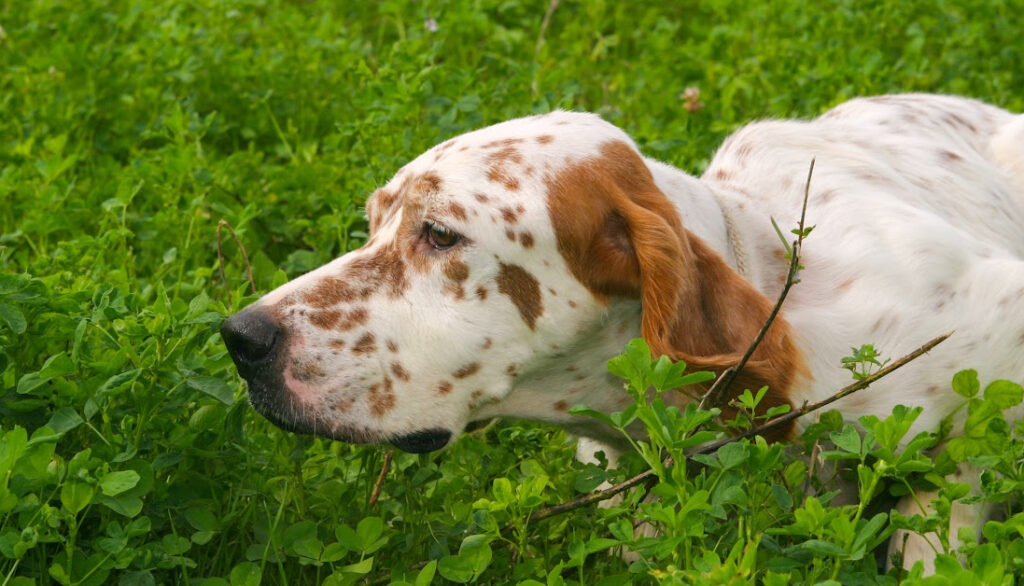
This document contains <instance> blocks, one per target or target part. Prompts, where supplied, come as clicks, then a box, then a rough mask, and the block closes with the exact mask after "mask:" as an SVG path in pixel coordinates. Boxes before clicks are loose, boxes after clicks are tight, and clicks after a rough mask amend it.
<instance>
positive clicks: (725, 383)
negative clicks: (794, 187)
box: [699, 159, 814, 409]
mask: <svg viewBox="0 0 1024 586" xmlns="http://www.w3.org/2000/svg"><path fill="white" fill-rule="evenodd" d="M812 175H814V159H811V166H810V168H809V169H808V170H807V182H806V183H804V202H803V206H802V207H801V208H800V224H799V226H798V228H797V235H796V241H795V242H793V245H792V247H791V249H790V256H789V270H788V272H787V273H786V284H785V285H783V287H782V292H781V293H779V299H778V300H777V301H776V302H775V307H773V308H772V310H771V312H770V313H769V314H768V318H767V319H766V320H765V322H764V325H763V326H761V331H759V332H758V333H757V337H756V338H754V341H753V343H751V344H750V347H749V348H747V351H746V353H745V354H743V357H742V358H740V361H739V362H737V363H736V365H735V366H730V367H729V368H727V369H725V370H723V371H722V374H720V375H719V376H718V379H716V380H715V382H714V384H712V385H711V388H710V389H708V392H707V393H705V394H704V397H703V398H702V399H701V400H700V405H699V407H700V408H701V409H704V408H705V406H707V407H721V406H722V405H721V402H722V397H724V396H725V395H726V393H728V392H729V387H730V386H732V383H733V381H734V380H736V376H737V375H738V374H739V373H740V371H742V370H743V367H744V366H746V365H747V361H749V360H750V357H751V356H753V355H754V351H755V350H757V347H758V346H759V345H760V344H761V340H763V339H764V337H765V335H766V334H767V333H768V328H770V327H771V325H772V323H773V322H774V321H775V318H776V317H777V316H778V315H779V311H780V310H781V309H782V303H783V302H784V301H785V300H786V296H787V295H789V290H790V289H791V288H792V287H793V285H795V284H797V283H799V282H800V279H799V278H798V276H799V275H800V250H801V248H802V247H803V243H804V233H805V232H804V219H805V218H806V217H807V197H808V195H809V194H810V192H811V176H812Z"/></svg>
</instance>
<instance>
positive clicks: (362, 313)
mask: <svg viewBox="0 0 1024 586" xmlns="http://www.w3.org/2000/svg"><path fill="white" fill-rule="evenodd" d="M369 318H370V313H369V312H368V311H366V308H365V307H357V308H355V309H353V310H351V311H346V312H342V313H341V316H340V323H339V324H338V325H337V327H336V328H335V329H337V330H339V331H342V332H347V331H348V330H351V329H352V328H354V327H356V326H361V325H363V324H365V323H366V321H367V320H368V319H369Z"/></svg>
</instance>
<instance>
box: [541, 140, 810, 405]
mask: <svg viewBox="0 0 1024 586" xmlns="http://www.w3.org/2000/svg"><path fill="white" fill-rule="evenodd" d="M601 153H602V155H601V157H599V158H597V159H591V160H588V161H585V162H583V163H580V164H577V165H575V166H573V167H572V168H571V169H568V170H566V171H564V172H563V173H561V174H559V176H558V177H557V178H556V179H555V180H554V181H552V182H551V183H550V184H549V192H548V197H549V206H550V209H551V215H552V221H553V223H554V225H555V233H556V235H557V237H558V244H559V249H560V251H561V252H562V254H563V256H565V258H566V260H567V261H568V262H569V266H570V267H571V268H572V270H573V273H574V275H575V276H576V277H577V278H578V279H579V280H580V281H581V282H583V283H584V284H585V285H586V286H587V287H588V288H589V289H590V290H591V291H592V292H593V293H594V294H595V295H597V296H598V297H604V296H610V295H625V296H634V297H639V298H640V300H641V304H642V312H643V314H642V325H641V331H642V335H643V337H644V339H645V340H647V343H648V344H649V345H650V347H651V351H652V352H653V353H654V355H655V356H658V355H661V354H664V355H667V356H669V357H670V358H673V359H675V360H684V361H686V362H687V364H689V365H690V369H692V370H711V371H713V372H716V373H720V372H721V371H723V370H724V369H726V368H728V367H730V366H735V365H736V364H737V363H738V362H739V360H740V358H741V356H742V354H743V353H744V352H745V351H746V349H747V348H748V347H749V345H750V344H751V342H753V340H754V338H755V337H756V336H757V333H758V331H759V330H760V328H761V327H762V326H763V324H764V322H765V320H766V319H767V316H768V314H769V312H770V311H771V302H770V301H769V300H768V299H767V298H766V297H765V296H764V295H762V294H761V293H759V292H758V291H757V290H756V289H754V287H753V286H752V285H750V284H749V283H748V282H746V281H745V280H744V279H743V278H742V277H740V276H739V275H738V274H737V273H736V272H735V271H733V270H732V269H731V268H730V267H729V266H728V265H727V264H726V263H725V261H724V260H723V259H722V258H721V257H720V256H719V255H718V254H717V253H716V252H715V251H714V250H712V249H711V248H710V247H709V246H708V245H707V244H705V243H704V242H703V241H701V240H700V239H699V238H697V237H696V236H694V235H693V234H692V233H690V232H689V231H687V230H686V229H685V228H684V227H683V225H682V222H681V220H680V218H679V215H678V213H677V212H676V210H675V207H674V206H673V205H672V203H671V202H670V201H669V200H668V198H667V197H665V194H664V193H662V192H661V190H660V189H658V187H657V185H655V183H654V179H653V177H652V176H651V173H650V170H649V169H648V168H647V165H646V164H645V163H644V161H643V159H642V158H641V157H640V155H639V154H638V153H637V152H636V150H634V149H633V148H632V147H631V146H630V145H628V144H626V143H624V142H609V143H606V144H605V145H603V147H602V149H601ZM580 198H583V201H581V199H580ZM806 373H807V370H806V367H804V365H803V363H802V360H801V358H800V355H799V351H798V350H797V348H796V346H795V344H794V343H793V341H792V335H791V332H790V329H789V326H788V324H786V322H785V320H783V319H782V318H781V316H780V317H778V318H777V319H776V320H775V321H774V322H773V325H772V327H771V328H770V329H769V331H768V333H767V335H766V336H765V338H764V339H763V340H762V342H761V344H760V345H759V346H758V349H757V351H756V352H755V353H754V355H753V357H752V358H751V360H750V361H749V362H748V363H747V365H746V367H745V368H744V369H743V371H742V372H741V373H739V376H737V378H736V380H735V381H734V383H733V385H732V388H731V392H730V395H736V394H738V393H739V392H742V390H743V389H745V388H749V389H751V390H752V391H756V390H757V389H759V388H761V387H762V386H764V385H768V387H769V389H770V392H769V394H768V395H766V397H765V399H764V400H763V401H762V406H763V407H764V408H768V407H772V406H775V405H779V404H782V403H786V402H788V400H787V397H786V395H787V391H789V389H790V387H791V386H792V384H793V381H794V379H795V377H796V376H797V375H805V374H806Z"/></svg>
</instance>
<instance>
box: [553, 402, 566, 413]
mask: <svg viewBox="0 0 1024 586" xmlns="http://www.w3.org/2000/svg"><path fill="white" fill-rule="evenodd" d="M554 408H555V411H562V412H565V411H568V410H569V404H568V403H566V402H565V401H555V404H554Z"/></svg>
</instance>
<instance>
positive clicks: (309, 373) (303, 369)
mask: <svg viewBox="0 0 1024 586" xmlns="http://www.w3.org/2000/svg"><path fill="white" fill-rule="evenodd" d="M291 373H292V377H294V378H295V380H297V381H300V382H304V383H308V382H310V381H312V380H314V379H317V378H320V377H322V376H324V374H325V373H324V369H323V368H321V367H320V364H319V363H318V362H317V361H315V360H293V361H292V363H291Z"/></svg>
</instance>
